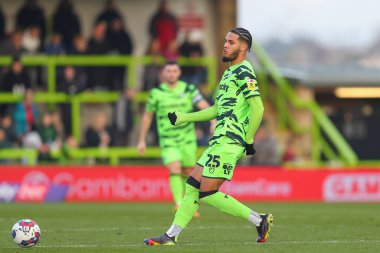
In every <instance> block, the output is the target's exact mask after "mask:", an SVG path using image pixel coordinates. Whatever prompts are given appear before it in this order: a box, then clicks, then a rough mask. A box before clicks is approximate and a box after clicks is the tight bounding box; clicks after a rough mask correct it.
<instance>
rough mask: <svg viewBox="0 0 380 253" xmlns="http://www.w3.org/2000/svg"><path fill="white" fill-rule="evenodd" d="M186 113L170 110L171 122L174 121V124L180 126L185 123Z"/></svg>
mask: <svg viewBox="0 0 380 253" xmlns="http://www.w3.org/2000/svg"><path fill="white" fill-rule="evenodd" d="M183 115H184V113H181V112H169V113H168V118H169V120H170V123H172V125H173V126H178V125H181V124H182V123H184V121H183V119H184V117H183Z"/></svg>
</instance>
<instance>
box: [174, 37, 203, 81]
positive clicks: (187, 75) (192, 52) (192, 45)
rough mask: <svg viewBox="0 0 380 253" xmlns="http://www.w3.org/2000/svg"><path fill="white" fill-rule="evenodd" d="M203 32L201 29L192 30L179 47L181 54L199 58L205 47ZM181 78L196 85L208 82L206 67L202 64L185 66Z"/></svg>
mask: <svg viewBox="0 0 380 253" xmlns="http://www.w3.org/2000/svg"><path fill="white" fill-rule="evenodd" d="M202 37H203V35H202V33H201V31H200V30H192V31H190V32H189V33H188V34H187V35H186V37H185V41H184V42H183V43H182V45H181V46H180V48H179V51H180V53H181V56H184V57H188V58H193V59H197V58H200V57H202V56H203V54H204V53H203V47H202V44H201V41H202ZM181 79H182V80H184V81H186V82H188V83H192V84H195V85H196V86H198V87H199V86H201V85H203V84H205V83H206V80H207V73H206V68H204V67H202V66H185V67H182V76H181Z"/></svg>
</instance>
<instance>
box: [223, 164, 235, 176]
mask: <svg viewBox="0 0 380 253" xmlns="http://www.w3.org/2000/svg"><path fill="white" fill-rule="evenodd" d="M233 167H234V166H232V164H229V163H224V164H223V170H224V175H229V174H231V171H232V169H233Z"/></svg>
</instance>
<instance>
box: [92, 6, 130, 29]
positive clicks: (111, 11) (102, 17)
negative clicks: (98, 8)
mask: <svg viewBox="0 0 380 253" xmlns="http://www.w3.org/2000/svg"><path fill="white" fill-rule="evenodd" d="M114 19H120V20H121V21H123V17H122V16H121V14H120V13H119V12H118V11H117V9H116V6H115V1H113V0H106V1H105V4H104V9H103V11H102V12H100V13H99V15H98V16H97V17H96V21H95V22H96V23H100V22H105V23H106V25H107V33H108V32H109V31H110V30H111V26H112V25H111V23H112V21H113V20H114Z"/></svg>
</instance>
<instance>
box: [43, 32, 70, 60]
mask: <svg viewBox="0 0 380 253" xmlns="http://www.w3.org/2000/svg"><path fill="white" fill-rule="evenodd" d="M45 53H46V54H52V55H61V54H65V53H66V50H65V47H64V45H63V43H62V36H61V35H60V34H58V33H54V34H53V35H52V36H51V40H50V42H49V43H48V45H47V46H46V48H45Z"/></svg>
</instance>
